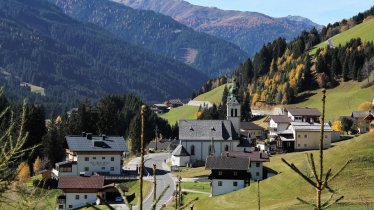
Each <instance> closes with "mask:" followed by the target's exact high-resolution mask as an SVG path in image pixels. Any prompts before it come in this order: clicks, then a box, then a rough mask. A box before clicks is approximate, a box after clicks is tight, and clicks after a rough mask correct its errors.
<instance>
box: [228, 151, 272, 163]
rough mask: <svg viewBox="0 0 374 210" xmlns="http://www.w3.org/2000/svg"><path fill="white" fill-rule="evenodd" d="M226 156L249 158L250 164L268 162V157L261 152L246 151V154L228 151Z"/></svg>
mask: <svg viewBox="0 0 374 210" xmlns="http://www.w3.org/2000/svg"><path fill="white" fill-rule="evenodd" d="M222 155H224V154H222ZM228 155H229V157H241V158H249V160H250V161H251V162H268V161H269V155H268V154H267V153H265V152H261V151H246V152H244V151H243V152H234V151H230V152H229V153H228Z"/></svg>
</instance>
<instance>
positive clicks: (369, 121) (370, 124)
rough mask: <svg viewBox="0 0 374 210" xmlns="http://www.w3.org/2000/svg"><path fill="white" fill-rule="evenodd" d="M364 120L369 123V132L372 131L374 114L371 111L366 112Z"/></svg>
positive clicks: (373, 130) (373, 129)
mask: <svg viewBox="0 0 374 210" xmlns="http://www.w3.org/2000/svg"><path fill="white" fill-rule="evenodd" d="M373 100H374V99H373ZM364 120H365V121H366V122H367V124H368V125H369V126H368V127H369V132H374V114H373V113H372V112H370V113H368V115H367V116H366V117H365V118H364Z"/></svg>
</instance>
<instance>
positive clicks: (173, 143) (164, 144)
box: [148, 139, 179, 150]
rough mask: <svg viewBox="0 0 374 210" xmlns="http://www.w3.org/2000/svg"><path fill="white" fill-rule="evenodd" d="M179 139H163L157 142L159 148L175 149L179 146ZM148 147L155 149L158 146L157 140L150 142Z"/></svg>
mask: <svg viewBox="0 0 374 210" xmlns="http://www.w3.org/2000/svg"><path fill="white" fill-rule="evenodd" d="M178 144H179V141H178V140H165V139H162V140H160V141H158V142H157V150H167V149H174V148H176V147H177V146H178ZM148 148H152V149H155V148H156V142H155V141H151V142H149V144H148Z"/></svg>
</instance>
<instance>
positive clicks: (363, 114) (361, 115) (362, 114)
mask: <svg viewBox="0 0 374 210" xmlns="http://www.w3.org/2000/svg"><path fill="white" fill-rule="evenodd" d="M370 112H371V111H363V112H358V111H354V112H352V114H351V117H352V118H364V117H366V116H367V115H368V114H369V113H370Z"/></svg>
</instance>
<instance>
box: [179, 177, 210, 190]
mask: <svg viewBox="0 0 374 210" xmlns="http://www.w3.org/2000/svg"><path fill="white" fill-rule="evenodd" d="M182 189H187V190H195V191H201V192H207V193H210V182H183V180H182Z"/></svg>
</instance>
